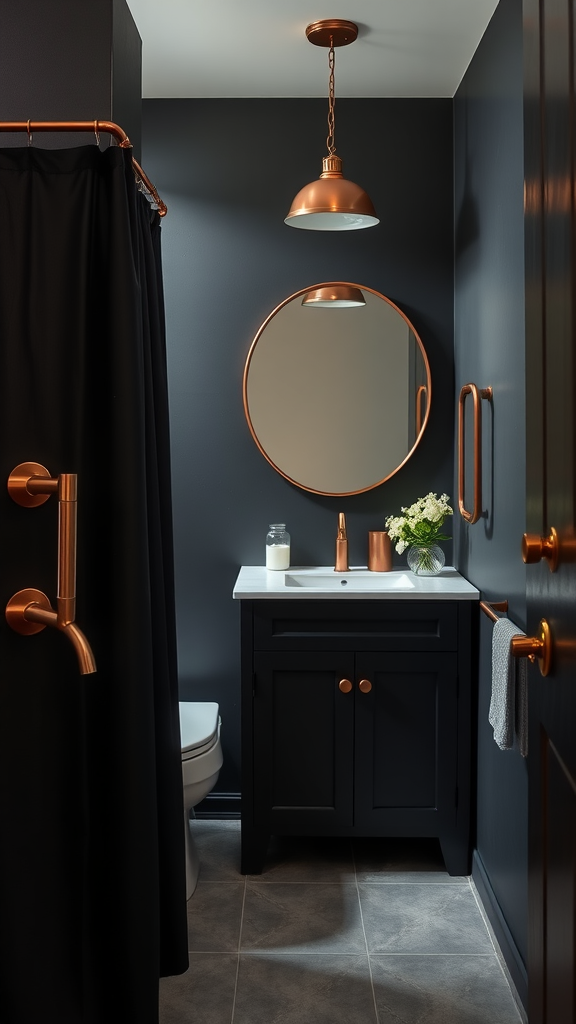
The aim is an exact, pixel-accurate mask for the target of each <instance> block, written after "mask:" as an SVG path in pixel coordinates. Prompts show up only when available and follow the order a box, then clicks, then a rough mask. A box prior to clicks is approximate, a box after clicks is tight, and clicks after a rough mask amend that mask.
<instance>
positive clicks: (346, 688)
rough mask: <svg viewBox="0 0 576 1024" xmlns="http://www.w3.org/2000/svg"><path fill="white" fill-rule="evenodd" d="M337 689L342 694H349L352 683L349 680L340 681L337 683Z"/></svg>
mask: <svg viewBox="0 0 576 1024" xmlns="http://www.w3.org/2000/svg"><path fill="white" fill-rule="evenodd" d="M338 689H339V690H342V693H350V690H351V689H352V683H351V682H350V680H349V679H341V680H340V682H339V683H338Z"/></svg>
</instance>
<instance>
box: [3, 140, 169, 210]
mask: <svg viewBox="0 0 576 1024" xmlns="http://www.w3.org/2000/svg"><path fill="white" fill-rule="evenodd" d="M0 132H27V133H28V143H29V144H30V140H31V138H32V135H33V133H34V132H91V133H92V132H93V133H94V135H95V136H96V140H97V141H99V135H100V132H106V133H107V134H108V135H112V136H113V138H115V139H116V140H117V142H118V145H119V147H120V149H132V143H131V142H130V139H129V138H128V136H127V135H126V132H125V131H124V129H123V128H121V127H120V125H118V124H114V122H113V121H0ZM132 167H133V168H134V172H135V174H136V177H137V178H138V179H140V181H141V182H142V184H143V185H144V187H145V189H146V191H147V192H148V193H149V195H151V196H152V198H153V200H154V203H155V205H156V206H157V207H158V215H159V216H160V217H165V216H166V213H167V212H168V207H167V206H166V203H164V202H162V200H161V199H160V196H159V195H158V192H157V191H156V189H155V188H154V185H153V184H152V182H151V181H150V178H149V177H148V176H147V175H146V174H145V173H144V171H143V170H142V168H141V167H140V164H139V163H138V162H137V161H136V160H135V159H134V157H132Z"/></svg>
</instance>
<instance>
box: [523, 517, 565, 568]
mask: <svg viewBox="0 0 576 1024" xmlns="http://www.w3.org/2000/svg"><path fill="white" fill-rule="evenodd" d="M559 555H560V545H559V543H558V534H557V533H556V530H555V529H554V527H552V529H551V530H550V536H549V537H539V536H538V535H537V534H536V533H525V534H524V536H523V537H522V561H523V562H526V564H527V565H532V564H533V563H534V562H539V561H540V559H541V558H545V559H546V561H547V562H548V568H549V569H550V572H556V569H557V568H558V560H559Z"/></svg>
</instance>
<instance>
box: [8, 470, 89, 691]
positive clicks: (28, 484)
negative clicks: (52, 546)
mask: <svg viewBox="0 0 576 1024" xmlns="http://www.w3.org/2000/svg"><path fill="white" fill-rule="evenodd" d="M77 484H78V477H77V475H76V473H61V474H60V476H57V477H53V476H50V473H49V471H48V470H47V469H46V467H45V466H41V465H40V464H39V463H36V462H23V463H21V464H20V465H19V466H16V468H15V469H14V470H13V471H12V473H11V474H10V476H9V478H8V493H9V494H10V496H11V497H12V499H13V500H14V501H15V502H16V503H17V504H19V505H23V506H24V507H34V506H35V505H38V504H41V503H42V502H44V501H47V500H48V498H49V496H50V495H51V494H53V493H55V492H56V491H57V492H58V589H57V596H56V607H57V609H58V610H57V611H54V609H53V608H52V605H51V604H50V601H49V599H48V598H47V597H46V595H45V594H43V593H42V591H39V590H21V591H19V592H18V593H17V594H14V595H13V597H11V599H10V601H9V602H8V604H7V606H6V619H7V621H8V624H9V625H10V626H11V628H12V629H14V630H15V631H16V632H17V633H22V634H24V635H29V634H31V633H36V632H38V630H39V629H43V628H44V626H54V627H56V629H59V630H61V631H62V632H63V633H66V635H67V636H68V639H69V640H70V642H71V643H72V644H73V646H74V649H75V651H76V655H77V657H78V664H79V666H80V672H81V674H82V675H86V674H87V673H90V672H95V671H96V662H95V660H94V655H93V654H92V650H91V648H90V645H89V643H88V641H87V640H86V637H85V636H84V634H83V633H82V631H81V630H80V629H79V628H78V626H77V625H76V624H75V622H74V619H75V616H76V523H77V491H78V486H77ZM31 624H32V625H31Z"/></svg>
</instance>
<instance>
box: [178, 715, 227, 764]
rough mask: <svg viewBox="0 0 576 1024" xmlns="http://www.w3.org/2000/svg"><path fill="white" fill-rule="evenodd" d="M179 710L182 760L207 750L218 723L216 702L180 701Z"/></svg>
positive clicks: (216, 732) (214, 735)
mask: <svg viewBox="0 0 576 1024" xmlns="http://www.w3.org/2000/svg"><path fill="white" fill-rule="evenodd" d="M179 712H180V746H181V750H182V760H184V759H185V758H189V757H196V756H198V755H199V754H202V753H203V752H204V751H205V750H209V749H210V747H211V746H212V744H213V743H214V741H215V739H216V736H217V734H218V727H219V724H220V717H219V714H218V712H219V707H218V704H216V703H214V701H195V702H193V701H181V702H180V704H179Z"/></svg>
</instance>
